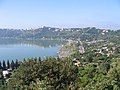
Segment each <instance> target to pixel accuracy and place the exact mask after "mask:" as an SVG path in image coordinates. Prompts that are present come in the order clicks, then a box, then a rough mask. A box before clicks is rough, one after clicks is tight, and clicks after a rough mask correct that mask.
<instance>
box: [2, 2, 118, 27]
mask: <svg viewBox="0 0 120 90" xmlns="http://www.w3.org/2000/svg"><path fill="white" fill-rule="evenodd" d="M119 20H120V1H119V0H0V28H16V29H17V28H18V29H26V28H39V27H41V26H51V27H61V28H63V27H97V28H106V29H120V21H119Z"/></svg>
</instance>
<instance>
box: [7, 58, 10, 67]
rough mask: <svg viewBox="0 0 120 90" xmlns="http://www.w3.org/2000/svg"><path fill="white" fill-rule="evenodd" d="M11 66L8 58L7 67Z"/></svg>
mask: <svg viewBox="0 0 120 90" xmlns="http://www.w3.org/2000/svg"><path fill="white" fill-rule="evenodd" d="M9 68H10V62H9V60H7V69H9Z"/></svg>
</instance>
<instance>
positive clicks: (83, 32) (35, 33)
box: [0, 27, 120, 41]
mask: <svg viewBox="0 0 120 90" xmlns="http://www.w3.org/2000/svg"><path fill="white" fill-rule="evenodd" d="M114 36H116V37H118V38H119V37H120V30H117V31H113V30H105V29H97V28H95V27H87V28H62V29H61V28H52V27H43V28H38V29H30V30H20V29H0V38H24V39H75V40H76V39H80V40H82V41H91V40H98V39H108V38H112V37H114Z"/></svg>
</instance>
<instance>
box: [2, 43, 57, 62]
mask: <svg viewBox="0 0 120 90" xmlns="http://www.w3.org/2000/svg"><path fill="white" fill-rule="evenodd" d="M58 50H59V46H54V47H47V48H44V47H40V46H37V45H30V44H14V45H0V60H16V59H18V60H23V59H24V58H32V57H41V58H44V57H48V56H57V52H58Z"/></svg>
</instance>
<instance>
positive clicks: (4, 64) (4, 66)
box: [3, 60, 6, 70]
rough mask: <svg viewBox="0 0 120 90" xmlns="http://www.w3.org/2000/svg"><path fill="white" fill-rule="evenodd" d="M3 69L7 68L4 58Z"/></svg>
mask: <svg viewBox="0 0 120 90" xmlns="http://www.w3.org/2000/svg"><path fill="white" fill-rule="evenodd" d="M3 69H4V70H5V69H6V63H5V61H4V60H3Z"/></svg>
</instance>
